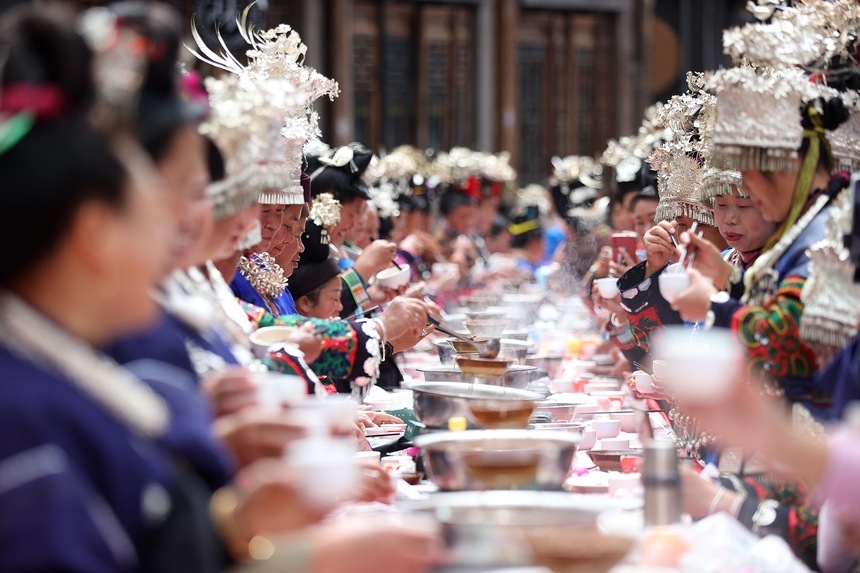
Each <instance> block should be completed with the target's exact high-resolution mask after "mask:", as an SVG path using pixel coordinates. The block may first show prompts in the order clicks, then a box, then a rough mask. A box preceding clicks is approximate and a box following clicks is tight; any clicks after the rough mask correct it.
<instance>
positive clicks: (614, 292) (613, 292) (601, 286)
mask: <svg viewBox="0 0 860 573" xmlns="http://www.w3.org/2000/svg"><path fill="white" fill-rule="evenodd" d="M595 282H596V283H597V290H598V292H600V296H602V297H603V298H615V297H616V296H618V292H619V291H618V279H617V278H615V277H608V278H605V279H597V280H596V281H595Z"/></svg>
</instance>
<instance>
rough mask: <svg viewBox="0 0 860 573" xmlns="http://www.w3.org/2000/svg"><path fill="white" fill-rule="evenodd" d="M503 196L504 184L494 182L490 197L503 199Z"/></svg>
mask: <svg viewBox="0 0 860 573" xmlns="http://www.w3.org/2000/svg"><path fill="white" fill-rule="evenodd" d="M501 196H502V184H501V183H500V182H498V181H493V185H492V186H491V187H490V197H501Z"/></svg>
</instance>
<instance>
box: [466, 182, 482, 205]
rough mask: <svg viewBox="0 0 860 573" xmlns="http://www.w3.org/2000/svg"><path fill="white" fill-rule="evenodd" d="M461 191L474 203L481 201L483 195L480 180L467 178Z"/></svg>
mask: <svg viewBox="0 0 860 573" xmlns="http://www.w3.org/2000/svg"><path fill="white" fill-rule="evenodd" d="M463 191H464V192H465V193H466V195H468V196H469V197H471V198H472V199H475V200H476V201H480V200H481V199H483V195H482V193H481V180H480V179H478V178H477V177H469V178H468V179H467V180H466V188H465V189H463Z"/></svg>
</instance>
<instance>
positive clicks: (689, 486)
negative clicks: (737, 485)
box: [679, 465, 737, 519]
mask: <svg viewBox="0 0 860 573" xmlns="http://www.w3.org/2000/svg"><path fill="white" fill-rule="evenodd" d="M679 469H680V472H681V497H682V499H683V503H684V512H685V513H689V514H690V516H691V517H692V518H693V519H702V518H705V517H708V516H709V515H711V513H719V512H721V511H724V512H726V513H731V507H732V503H734V501H735V498H736V497H737V494H736V493H735V492H733V491H729V490H726V489H724V490H723V493H719V492H720V490H721V489H723V488H721V487H720V485H719V484H717V483H716V482H713V481H711V480H709V479H707V478H704V477H702V476H701V475H699V474H697V473H696V472H695V471H693V470H692V469H690V468H688V467H687V466H685V465H681V467H680V468H679ZM715 500H716V502H717V503H716V504H714V501H715ZM712 506H713V507H712Z"/></svg>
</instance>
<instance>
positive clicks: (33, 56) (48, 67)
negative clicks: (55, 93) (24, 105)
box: [0, 4, 95, 115]
mask: <svg viewBox="0 0 860 573" xmlns="http://www.w3.org/2000/svg"><path fill="white" fill-rule="evenodd" d="M73 21H74V14H73V13H72V12H71V11H70V10H69V9H68V8H67V7H66V6H62V5H59V4H47V5H41V4H40V5H38V6H36V5H33V4H28V5H23V6H20V7H18V8H16V9H14V10H12V11H11V12H9V13H8V14H7V15H6V16H4V18H3V19H2V23H0V45H3V46H5V47H6V48H7V50H8V51H7V54H6V56H5V63H4V66H3V68H2V70H3V75H2V85H3V86H9V85H13V84H31V85H53V86H56V87H57V88H59V89H60V92H61V93H62V96H63V110H62V112H63V114H64V115H68V114H82V113H86V112H87V111H88V110H89V107H90V105H91V104H92V102H93V101H94V99H95V98H94V93H95V90H94V87H93V83H92V53H91V52H90V49H89V48H88V47H87V45H86V42H85V41H84V39H83V38H82V37H81V36H80V35H78V34H77V32H76V31H75V29H74V28H73V27H72V26H71V24H70V23H71V22H73Z"/></svg>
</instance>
